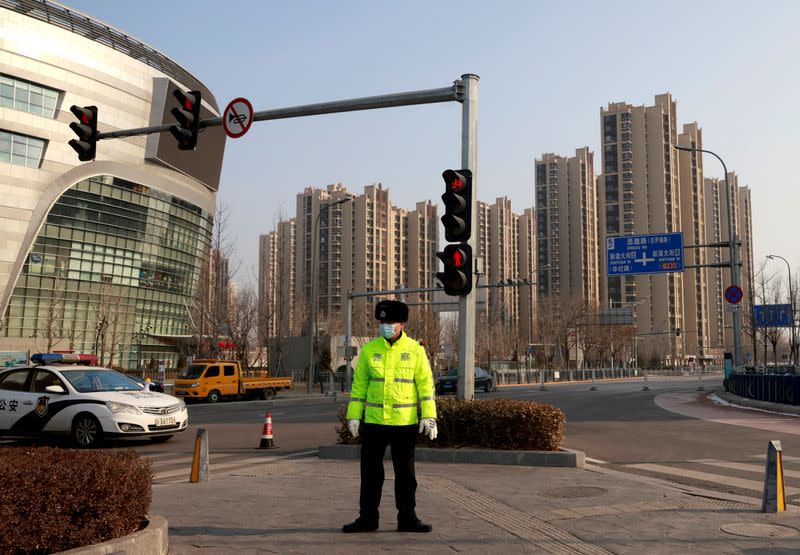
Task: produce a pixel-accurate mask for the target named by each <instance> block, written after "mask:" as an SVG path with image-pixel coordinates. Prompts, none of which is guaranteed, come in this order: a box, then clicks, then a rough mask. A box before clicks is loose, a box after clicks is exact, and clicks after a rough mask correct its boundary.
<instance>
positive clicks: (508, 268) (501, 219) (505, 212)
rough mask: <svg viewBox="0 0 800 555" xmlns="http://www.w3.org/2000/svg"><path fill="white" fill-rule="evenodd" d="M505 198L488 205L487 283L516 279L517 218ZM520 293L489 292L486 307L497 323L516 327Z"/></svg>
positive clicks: (508, 290) (508, 289)
mask: <svg viewBox="0 0 800 555" xmlns="http://www.w3.org/2000/svg"><path fill="white" fill-rule="evenodd" d="M518 218H519V216H517V215H516V214H514V212H513V210H512V209H511V200H510V199H509V198H508V197H499V198H497V199H496V200H495V203H494V204H492V205H491V206H489V228H488V253H489V256H488V258H486V259H485V261H486V262H485V263H486V276H487V278H488V282H489V283H497V282H499V281H507V280H508V279H517V278H518V277H519V269H518V267H517V264H518V262H519V259H518V257H519V252H518V250H519V249H518V248H517V241H518V233H517V219H518ZM518 293H519V291H518V290H517V288H516V287H498V288H493V289H489V290H488V295H487V298H486V301H487V308H488V309H489V310H490V311H493V312H494V315H495V316H497V317H499V320H500V321H502V322H506V323H509V324H516V323H517V322H518V318H519V294H518Z"/></svg>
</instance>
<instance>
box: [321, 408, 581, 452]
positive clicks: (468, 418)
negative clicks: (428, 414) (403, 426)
mask: <svg viewBox="0 0 800 555" xmlns="http://www.w3.org/2000/svg"><path fill="white" fill-rule="evenodd" d="M436 411H437V419H436V424H437V427H438V429H439V437H438V438H436V439H435V440H434V441H430V440H429V439H428V438H427V437H426V436H424V435H422V434H420V435H419V436H418V437H419V439H418V441H417V444H418V445H420V446H424V447H482V448H486V449H512V450H526V451H557V450H558V447H559V445H560V444H561V442H562V441H563V439H564V431H565V427H566V416H565V415H564V412H563V411H561V410H560V409H557V408H555V407H553V406H552V405H547V404H543V403H534V402H533V401H517V400H512V399H488V400H480V401H457V400H455V399H437V400H436ZM346 413H347V407H346V406H343V407H340V408H339V424H338V425H337V426H336V434H337V436H338V440H339V443H345V444H356V443H361V438H360V436H359V437H357V438H354V437H353V436H352V435H351V434H350V431H349V430H348V429H347V418H346Z"/></svg>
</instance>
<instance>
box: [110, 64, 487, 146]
mask: <svg viewBox="0 0 800 555" xmlns="http://www.w3.org/2000/svg"><path fill="white" fill-rule="evenodd" d="M475 80H476V81H477V77H475ZM458 100H460V98H459V82H458V81H456V82H455V84H454V85H453V86H451V87H444V88H441V89H428V90H423V91H413V92H405V93H396V94H384V95H380V96H367V97H364V98H353V99H349V100H336V101H333V102H321V103H318V104H305V105H302V106H291V107H289V108H275V109H273V110H262V111H260V112H256V113H255V114H253V121H267V120H272V119H288V118H299V117H305V116H318V115H322V114H337V113H341V112H357V111H360V110H375V109H378V108H394V107H399V106H413V105H416V104H436V103H438V102H456V101H458ZM174 125H175V124H174V123H168V124H163V125H152V126H150V127H139V128H136V129H121V130H119V131H109V132H106V133H98V135H97V139H98V140H102V139H119V138H122V137H134V136H138V135H149V134H151V133H162V132H164V131H169V129H170V127H172V126H174ZM219 125H222V118H221V117H218V118H206V119H204V120H201V121H200V128H201V129H202V128H204V127H216V126H219Z"/></svg>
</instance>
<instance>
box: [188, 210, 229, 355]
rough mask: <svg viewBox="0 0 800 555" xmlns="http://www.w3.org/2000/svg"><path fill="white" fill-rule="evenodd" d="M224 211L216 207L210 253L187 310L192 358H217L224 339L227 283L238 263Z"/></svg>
mask: <svg viewBox="0 0 800 555" xmlns="http://www.w3.org/2000/svg"><path fill="white" fill-rule="evenodd" d="M228 219H229V214H228V208H227V206H225V205H224V204H217V210H216V215H215V216H214V224H213V228H212V231H211V245H210V249H209V250H208V251H207V252H206V253H204V255H205V257H206V258H205V260H204V261H203V263H202V264H201V270H200V275H199V276H198V282H197V286H196V288H195V296H194V299H193V302H192V304H191V306H190V307H187V308H188V310H189V320H190V325H191V330H192V335H193V336H194V337H193V340H194V341H193V342H194V345H195V349H194V350H195V355H197V356H200V357H218V356H219V355H220V347H219V339H220V338H224V337H228V335H229V333H228V329H227V320H228V315H229V308H230V307H229V306H228V305H229V301H230V295H229V291H230V289H229V288H230V283H231V280H232V279H233V277H234V276H235V275H236V273H237V271H238V268H239V262H238V261H237V259H236V258H235V255H236V247H235V242H234V241H233V239H232V238H231V236H230V232H229V229H228Z"/></svg>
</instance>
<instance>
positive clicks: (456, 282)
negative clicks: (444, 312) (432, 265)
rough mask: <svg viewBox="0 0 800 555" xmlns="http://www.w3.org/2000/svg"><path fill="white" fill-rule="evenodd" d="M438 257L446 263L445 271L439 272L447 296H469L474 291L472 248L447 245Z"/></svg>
mask: <svg viewBox="0 0 800 555" xmlns="http://www.w3.org/2000/svg"><path fill="white" fill-rule="evenodd" d="M436 257H437V258H438V259H439V260H441V261H442V262H444V271H442V272H437V273H436V278H437V279H438V280H439V281H441V282H442V285H443V286H444V292H445V294H447V295H456V296H460V295H467V294H469V292H470V291H472V247H470V246H469V245H447V246H446V247H445V248H444V251H443V252H437V253H436Z"/></svg>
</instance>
